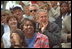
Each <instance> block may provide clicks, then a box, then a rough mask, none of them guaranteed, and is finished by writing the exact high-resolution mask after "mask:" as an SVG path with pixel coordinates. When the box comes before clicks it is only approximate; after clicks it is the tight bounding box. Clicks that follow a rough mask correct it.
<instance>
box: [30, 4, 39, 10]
mask: <svg viewBox="0 0 72 49" xmlns="http://www.w3.org/2000/svg"><path fill="white" fill-rule="evenodd" d="M32 6H34V7H36V8H37V9H39V6H38V5H37V4H32V5H30V6H29V7H32Z"/></svg>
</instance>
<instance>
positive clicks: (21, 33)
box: [10, 29, 27, 48]
mask: <svg viewBox="0 0 72 49" xmlns="http://www.w3.org/2000/svg"><path fill="white" fill-rule="evenodd" d="M13 33H16V34H17V35H19V37H20V39H21V40H22V41H21V43H20V45H19V46H18V47H20V48H22V47H27V44H26V41H25V36H24V34H23V32H22V31H21V30H20V29H17V30H15V32H12V33H11V35H12V34H13ZM11 35H10V38H11V39H12V36H11ZM14 46H16V45H15V44H13V43H12V45H11V48H14Z"/></svg>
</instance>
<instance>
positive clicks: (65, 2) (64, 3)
mask: <svg viewBox="0 0 72 49" xmlns="http://www.w3.org/2000/svg"><path fill="white" fill-rule="evenodd" d="M63 4H66V5H67V7H69V3H68V2H62V3H61V4H60V6H61V5H63Z"/></svg>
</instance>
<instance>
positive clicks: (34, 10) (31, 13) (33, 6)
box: [29, 4, 39, 16]
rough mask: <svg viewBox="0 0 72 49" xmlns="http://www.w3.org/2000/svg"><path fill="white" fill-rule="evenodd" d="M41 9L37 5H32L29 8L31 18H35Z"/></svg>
mask: <svg viewBox="0 0 72 49" xmlns="http://www.w3.org/2000/svg"><path fill="white" fill-rule="evenodd" d="M38 9H39V7H38V5H37V4H32V5H30V6H29V11H30V15H31V16H35V14H36V12H37V10H38Z"/></svg>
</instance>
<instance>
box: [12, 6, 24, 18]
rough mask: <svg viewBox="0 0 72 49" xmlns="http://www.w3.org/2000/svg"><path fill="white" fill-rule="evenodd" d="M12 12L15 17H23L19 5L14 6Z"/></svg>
mask: <svg viewBox="0 0 72 49" xmlns="http://www.w3.org/2000/svg"><path fill="white" fill-rule="evenodd" d="M12 13H13V15H15V17H17V18H18V19H22V17H23V10H22V8H21V7H19V6H16V7H14V8H12Z"/></svg>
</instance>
